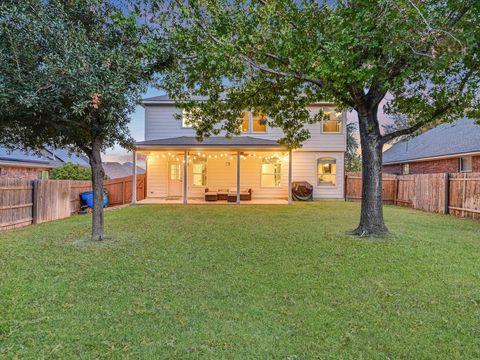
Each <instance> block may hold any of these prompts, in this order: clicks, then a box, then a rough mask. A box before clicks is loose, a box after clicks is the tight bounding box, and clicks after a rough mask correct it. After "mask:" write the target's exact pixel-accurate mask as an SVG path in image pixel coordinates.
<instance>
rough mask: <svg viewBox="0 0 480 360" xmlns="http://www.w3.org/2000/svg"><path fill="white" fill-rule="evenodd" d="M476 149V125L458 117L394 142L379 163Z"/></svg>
mask: <svg viewBox="0 0 480 360" xmlns="http://www.w3.org/2000/svg"><path fill="white" fill-rule="evenodd" d="M475 152H480V125H477V124H476V123H475V120H472V119H467V118H464V119H460V120H457V121H455V122H453V123H447V124H442V125H439V126H437V127H436V128H434V129H431V130H428V131H426V132H424V133H423V134H420V135H418V136H416V137H414V138H412V139H408V140H403V141H400V142H398V143H396V144H394V145H393V146H392V147H391V148H390V149H388V150H387V151H385V152H384V153H383V163H384V164H392V163H401V162H407V161H414V160H421V159H426V158H432V157H440V156H442V157H445V156H454V155H457V154H467V153H475Z"/></svg>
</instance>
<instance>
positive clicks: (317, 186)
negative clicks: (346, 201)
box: [315, 155, 338, 189]
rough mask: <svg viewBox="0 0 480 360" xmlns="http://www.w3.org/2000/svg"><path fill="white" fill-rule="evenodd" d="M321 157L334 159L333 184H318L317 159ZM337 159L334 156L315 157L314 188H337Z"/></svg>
mask: <svg viewBox="0 0 480 360" xmlns="http://www.w3.org/2000/svg"><path fill="white" fill-rule="evenodd" d="M321 159H332V160H335V185H327V184H323V185H321V184H320V185H319V184H318V161H319V160H321ZM337 165H338V159H337V158H336V157H334V156H328V155H326V156H320V157H317V158H316V159H315V187H316V188H322V189H325V188H327V189H337V188H338V166H337Z"/></svg>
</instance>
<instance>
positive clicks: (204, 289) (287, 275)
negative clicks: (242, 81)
mask: <svg viewBox="0 0 480 360" xmlns="http://www.w3.org/2000/svg"><path fill="white" fill-rule="evenodd" d="M385 212H386V221H387V224H388V225H389V227H390V230H391V231H392V232H393V233H394V235H393V236H392V237H391V238H389V239H387V240H367V239H359V238H354V237H351V236H349V235H346V233H347V231H348V230H350V229H352V228H354V227H355V225H357V219H358V215H359V206H358V204H355V203H344V202H323V203H313V204H312V203H310V204H294V205H293V206H290V207H289V206H266V205H263V206H189V207H183V206H156V207H155V206H138V207H131V208H126V209H121V210H114V211H109V212H107V214H106V230H107V233H108V234H109V235H111V239H110V240H108V241H105V242H104V243H92V242H89V241H88V233H89V222H90V218H89V217H88V216H76V217H73V218H70V219H67V220H62V221H56V222H52V223H48V224H42V225H38V226H31V227H28V228H24V229H20V230H16V231H10V232H3V233H0V358H14V357H16V356H17V357H18V358H32V359H38V358H85V359H91V358H146V359H148V358H174V359H184V358H192V359H199V358H202V359H254V358H255V359H256V358H259V359H312V358H319V359H325V358H335V359H337V358H338V359H434V358H436V359H451V358H458V359H467V358H472V359H473V358H477V359H478V358H480V222H478V221H477V222H475V221H470V220H462V219H455V218H453V217H449V216H441V215H433V214H427V213H422V212H418V211H414V210H407V209H403V208H394V207H386V210H385Z"/></svg>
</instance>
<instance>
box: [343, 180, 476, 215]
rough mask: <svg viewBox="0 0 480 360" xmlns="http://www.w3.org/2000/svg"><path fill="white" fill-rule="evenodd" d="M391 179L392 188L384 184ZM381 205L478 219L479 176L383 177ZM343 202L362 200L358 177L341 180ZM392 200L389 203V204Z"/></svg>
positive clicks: (360, 182) (360, 183)
mask: <svg viewBox="0 0 480 360" xmlns="http://www.w3.org/2000/svg"><path fill="white" fill-rule="evenodd" d="M392 177H393V178H394V179H395V185H394V186H393V187H390V186H388V185H386V184H387V183H389V182H391V180H392ZM383 183H384V186H383V199H384V200H383V202H384V204H392V203H393V204H394V205H398V206H407V207H412V208H414V209H418V210H423V211H428V212H436V213H441V214H451V215H454V216H461V217H469V218H474V219H476V218H480V173H452V174H444V173H441V174H416V175H387V174H384V176H383ZM345 185H346V186H345V199H346V200H360V199H361V198H362V177H361V174H358V173H349V174H347V175H346V177H345ZM392 199H393V201H392Z"/></svg>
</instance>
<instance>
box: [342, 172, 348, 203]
mask: <svg viewBox="0 0 480 360" xmlns="http://www.w3.org/2000/svg"><path fill="white" fill-rule="evenodd" d="M347 182H348V175H347V174H345V179H344V185H343V191H344V192H345V193H344V194H343V198H344V199H345V201H347V191H348V185H347Z"/></svg>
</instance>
